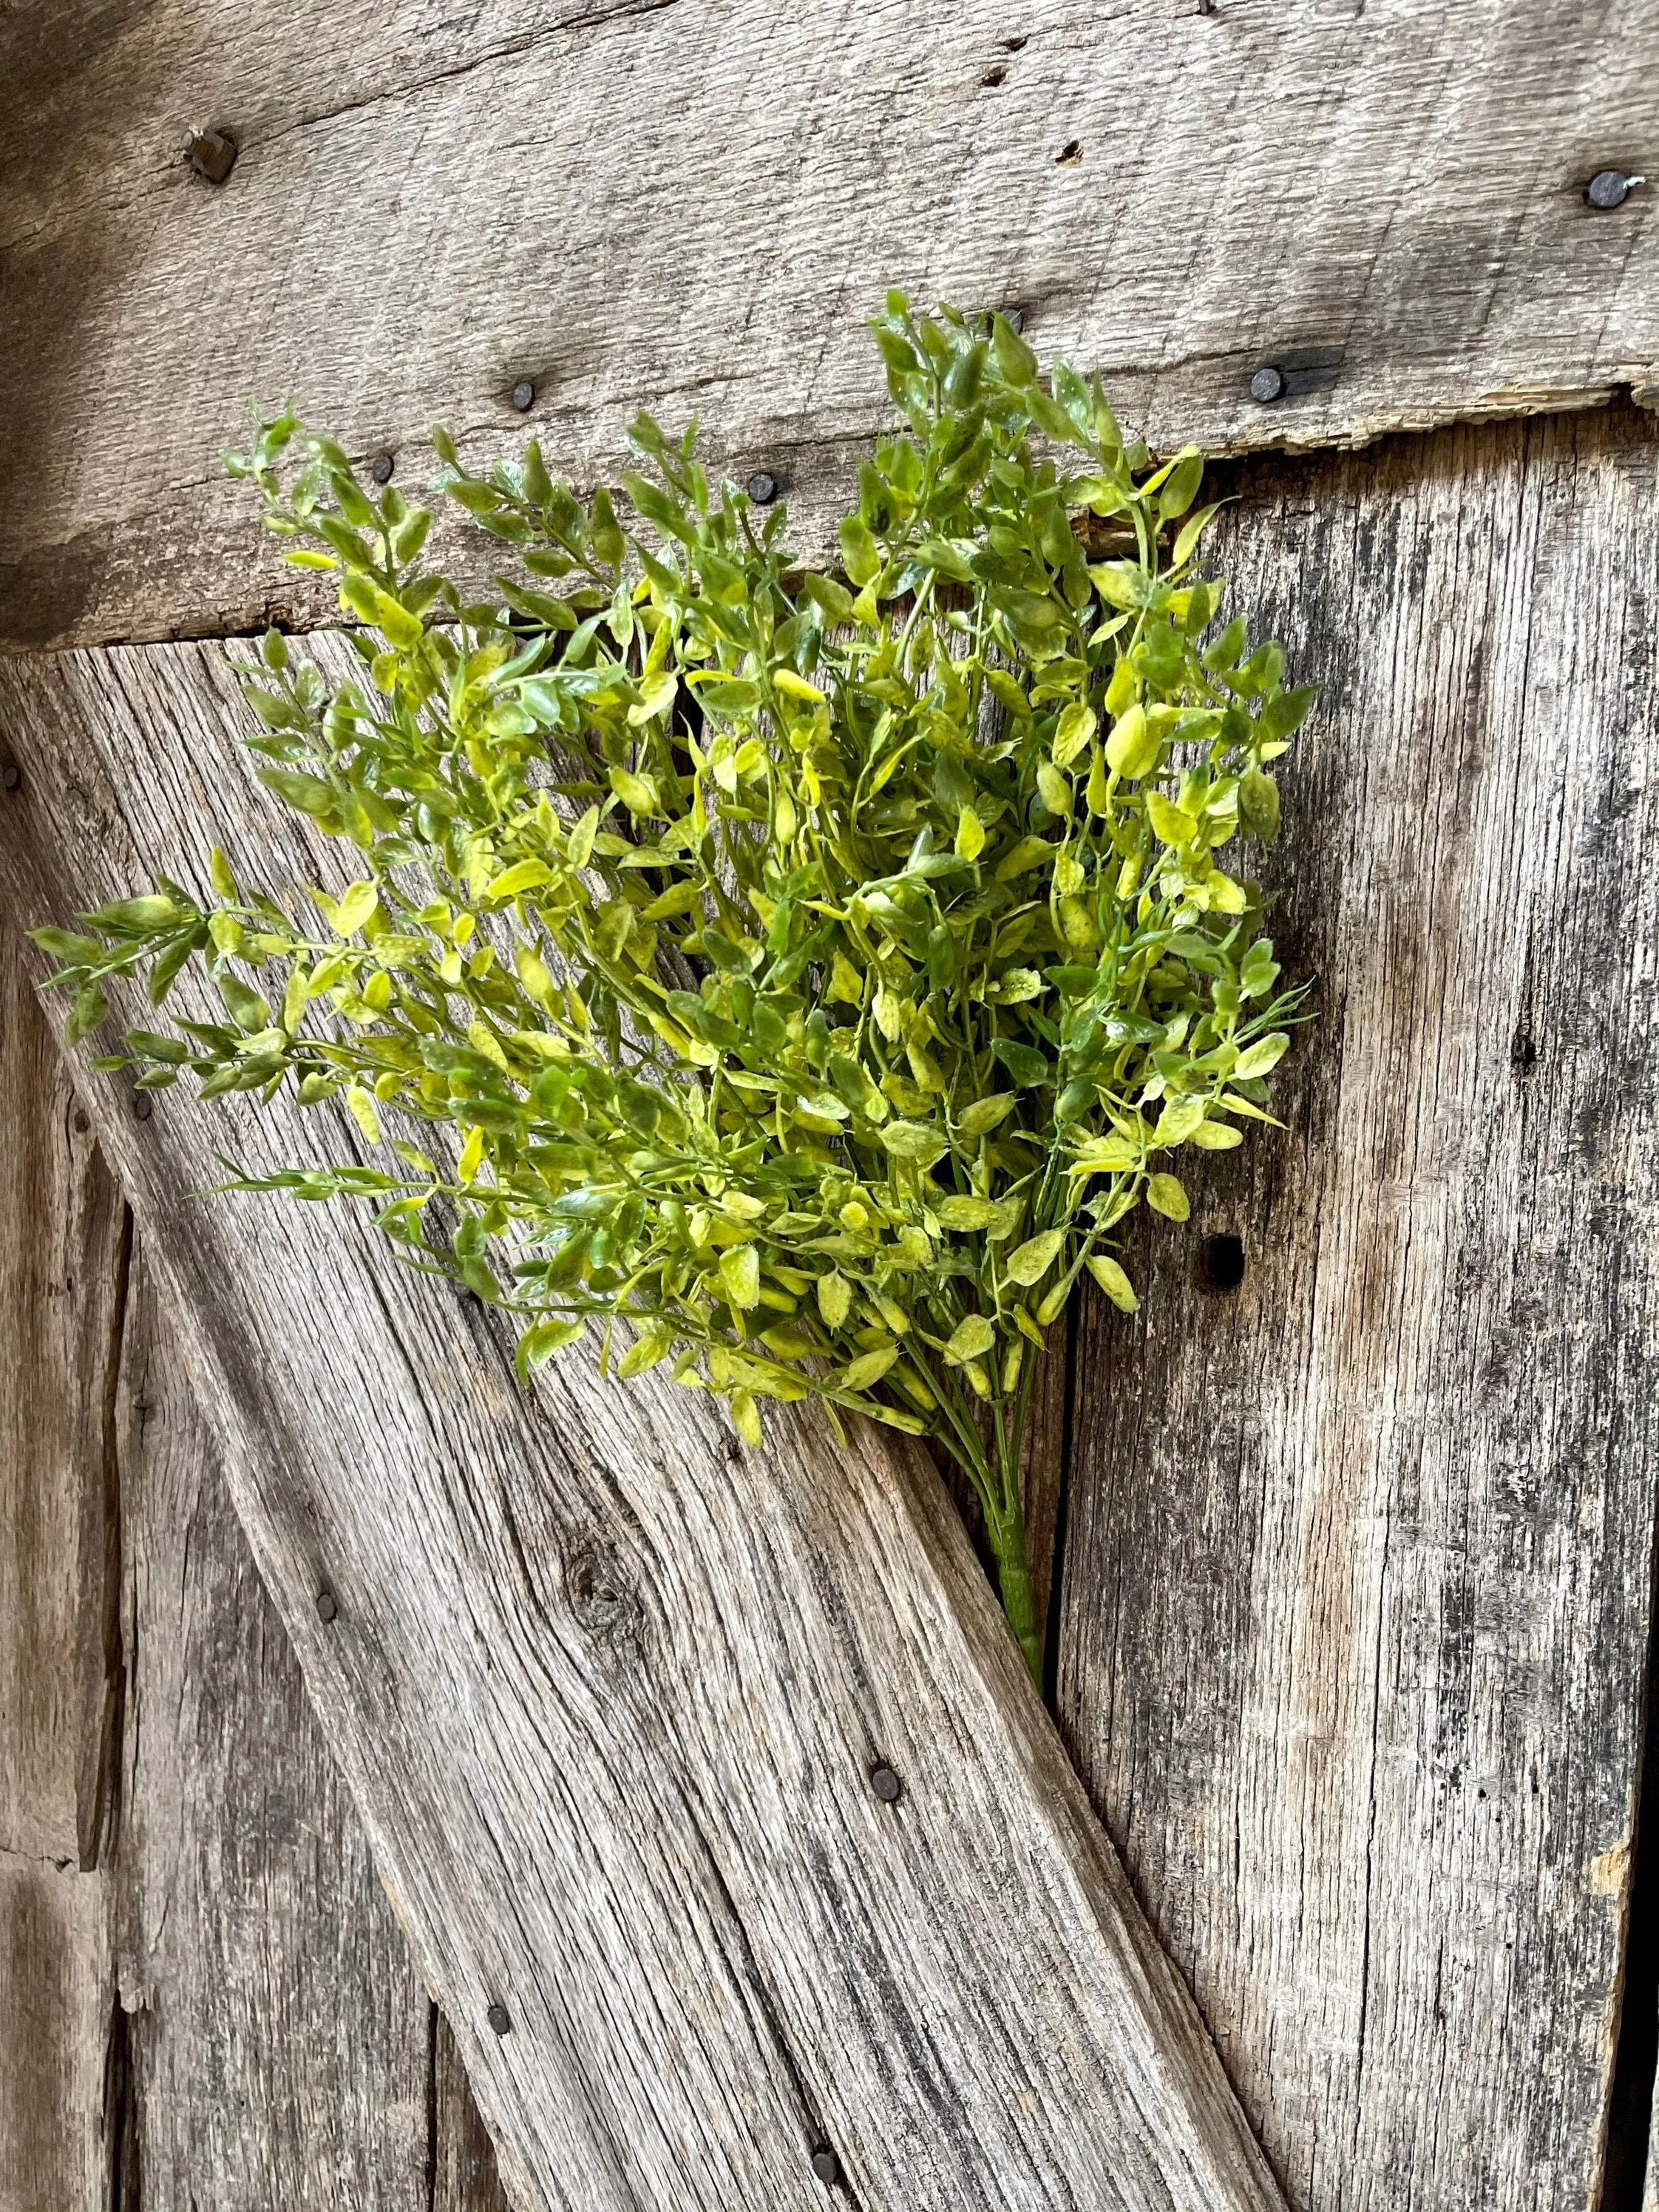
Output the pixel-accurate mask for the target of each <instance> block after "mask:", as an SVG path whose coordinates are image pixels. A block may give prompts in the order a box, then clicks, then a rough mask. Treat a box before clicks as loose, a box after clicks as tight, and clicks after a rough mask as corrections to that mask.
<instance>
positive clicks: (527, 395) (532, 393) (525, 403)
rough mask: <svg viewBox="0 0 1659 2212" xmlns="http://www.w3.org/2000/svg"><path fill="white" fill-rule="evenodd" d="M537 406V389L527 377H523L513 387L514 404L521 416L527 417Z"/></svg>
mask: <svg viewBox="0 0 1659 2212" xmlns="http://www.w3.org/2000/svg"><path fill="white" fill-rule="evenodd" d="M535 404H536V387H535V386H534V385H533V384H532V382H531V381H530V379H529V378H528V377H527V376H521V377H520V379H519V380H518V382H517V383H516V384H515V385H514V386H513V406H514V407H515V408H516V409H517V410H518V411H519V413H520V415H527V414H528V413H529V412H530V410H531V409H532V407H533V406H534V405H535Z"/></svg>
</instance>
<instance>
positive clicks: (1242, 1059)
mask: <svg viewBox="0 0 1659 2212" xmlns="http://www.w3.org/2000/svg"><path fill="white" fill-rule="evenodd" d="M1290 1041H1291V1040H1290V1038H1289V1036H1287V1035H1286V1033H1285V1030H1273V1032H1272V1033H1271V1035H1269V1036H1264V1037H1258V1038H1257V1039H1256V1041H1255V1043H1254V1044H1253V1045H1251V1046H1250V1047H1249V1050H1248V1051H1245V1052H1242V1053H1240V1054H1239V1055H1238V1058H1237V1060H1235V1061H1234V1062H1233V1074H1234V1077H1235V1078H1236V1079H1237V1080H1238V1081H1240V1082H1249V1079H1250V1078H1251V1077H1252V1076H1255V1075H1266V1074H1267V1073H1269V1072H1270V1070H1272V1069H1273V1068H1275V1067H1277V1066H1278V1065H1279V1061H1280V1060H1282V1059H1283V1058H1284V1057H1285V1048H1286V1046H1287V1045H1288V1044H1289V1043H1290Z"/></svg>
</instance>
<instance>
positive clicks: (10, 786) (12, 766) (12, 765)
mask: <svg viewBox="0 0 1659 2212" xmlns="http://www.w3.org/2000/svg"><path fill="white" fill-rule="evenodd" d="M0 784H3V785H4V787H5V788H6V789H7V790H8V791H21V789H22V787H23V771H22V769H21V768H19V767H18V765H17V763H16V762H15V761H8V762H7V763H6V764H5V766H4V768H0Z"/></svg>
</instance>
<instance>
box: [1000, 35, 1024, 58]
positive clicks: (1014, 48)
mask: <svg viewBox="0 0 1659 2212" xmlns="http://www.w3.org/2000/svg"><path fill="white" fill-rule="evenodd" d="M1029 38H1030V32H1029V31H1027V32H1025V33H1024V34H1023V35H1022V36H1021V37H1019V38H1018V39H1005V40H1003V42H1002V51H1003V52H1004V53H1005V54H1017V53H1018V52H1019V50H1020V48H1021V47H1022V46H1024V44H1025V42H1026V40H1028V39H1029Z"/></svg>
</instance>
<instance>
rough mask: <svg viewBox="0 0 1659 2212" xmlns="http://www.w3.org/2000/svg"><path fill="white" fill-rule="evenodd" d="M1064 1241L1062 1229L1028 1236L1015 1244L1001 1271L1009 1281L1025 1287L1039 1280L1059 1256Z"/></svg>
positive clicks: (1064, 1234)
mask: <svg viewBox="0 0 1659 2212" xmlns="http://www.w3.org/2000/svg"><path fill="white" fill-rule="evenodd" d="M1065 1242H1066V1231H1064V1230H1063V1229H1045V1230H1043V1231H1042V1233H1041V1234H1040V1235H1038V1236H1036V1237H1027V1238H1026V1240H1025V1242H1024V1243H1023V1244H1017V1245H1016V1246H1015V1247H1014V1249H1013V1250H1012V1252H1011V1253H1010V1254H1009V1255H1008V1257H1007V1259H1006V1261H1004V1262H1003V1268H1002V1272H1003V1273H1004V1274H1005V1275H1006V1276H1007V1278H1008V1279H1009V1281H1010V1282H1011V1283H1020V1284H1023V1285H1025V1286H1026V1287H1027V1288H1029V1287H1030V1285H1032V1284H1033V1283H1038V1282H1041V1281H1042V1278H1043V1277H1044V1276H1045V1275H1046V1274H1047V1273H1048V1270H1049V1268H1050V1267H1053V1266H1054V1261H1056V1259H1058V1257H1059V1256H1060V1249H1061V1247H1062V1246H1063V1245H1064V1244H1065Z"/></svg>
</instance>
